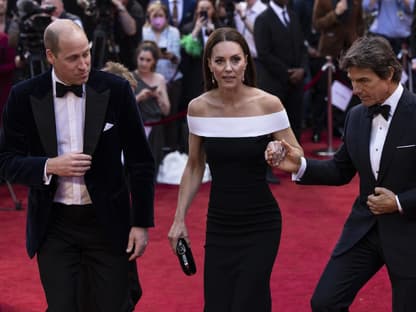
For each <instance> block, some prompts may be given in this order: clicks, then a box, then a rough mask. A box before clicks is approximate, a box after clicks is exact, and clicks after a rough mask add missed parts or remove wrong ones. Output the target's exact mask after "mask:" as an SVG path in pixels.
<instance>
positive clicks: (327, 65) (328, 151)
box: [316, 55, 335, 156]
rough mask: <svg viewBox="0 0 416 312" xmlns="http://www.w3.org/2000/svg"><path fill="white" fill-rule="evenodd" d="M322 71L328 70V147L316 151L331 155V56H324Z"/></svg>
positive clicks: (332, 64)
mask: <svg viewBox="0 0 416 312" xmlns="http://www.w3.org/2000/svg"><path fill="white" fill-rule="evenodd" d="M322 71H328V91H327V92H328V94H327V129H328V147H327V148H326V149H324V150H319V151H317V152H316V154H317V155H319V156H332V155H334V154H335V151H334V148H333V146H332V143H333V133H332V128H333V127H332V74H333V73H334V72H335V66H334V63H333V61H332V57H331V56H329V55H328V56H326V63H325V64H324V66H322Z"/></svg>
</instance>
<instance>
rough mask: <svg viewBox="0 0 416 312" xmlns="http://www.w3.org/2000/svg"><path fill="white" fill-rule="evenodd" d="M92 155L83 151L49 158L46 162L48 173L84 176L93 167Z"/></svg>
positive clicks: (62, 175)
mask: <svg viewBox="0 0 416 312" xmlns="http://www.w3.org/2000/svg"><path fill="white" fill-rule="evenodd" d="M91 159H92V157H91V156H90V155H87V154H82V153H67V154H64V155H61V156H58V157H54V158H49V159H48V161H47V164H46V174H48V175H49V174H55V175H57V176H60V177H82V176H83V175H84V174H85V172H87V170H89V169H90V168H91Z"/></svg>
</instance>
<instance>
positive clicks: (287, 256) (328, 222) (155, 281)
mask: <svg viewBox="0 0 416 312" xmlns="http://www.w3.org/2000/svg"><path fill="white" fill-rule="evenodd" d="M307 139H308V138H307ZM303 145H304V148H305V151H306V152H307V154H309V155H314V153H313V151H315V150H316V149H318V148H324V147H325V146H326V145H325V144H324V143H323V144H311V143H309V140H306V139H305V143H304V144H303ZM277 174H278V176H279V178H280V179H281V184H280V185H277V186H272V190H273V193H274V194H275V196H276V198H277V200H278V202H279V204H280V207H281V210H282V214H283V234H282V240H281V247H280V250H279V255H278V258H277V261H276V263H275V267H274V272H273V275H272V281H271V287H272V296H273V311H274V312H276V311H278V312H304V311H310V308H309V299H310V296H311V294H312V292H313V289H314V287H315V285H316V283H317V281H318V278H319V276H320V274H321V272H322V269H323V267H324V265H325V264H326V261H327V260H328V257H329V255H330V253H331V250H332V248H333V246H334V244H335V243H336V241H337V239H338V236H339V234H340V231H341V229H342V225H343V223H344V221H345V218H346V216H347V215H348V212H349V210H350V207H351V205H352V202H353V200H354V197H355V195H356V192H357V188H358V185H357V179H355V180H354V181H353V183H351V184H350V185H348V186H343V187H322V186H321V187H316V186H298V185H295V184H294V183H293V182H291V181H290V177H289V175H287V174H284V173H281V172H277ZM15 190H16V191H17V193H18V197H19V199H24V200H23V207H24V208H25V209H26V207H27V205H26V198H25V197H26V189H25V188H24V187H18V186H15ZM177 190H178V187H177V186H169V185H158V186H157V191H156V206H155V212H156V228H154V229H152V230H151V231H150V243H149V246H148V248H147V251H146V253H145V255H144V256H143V257H142V258H141V259H140V260H138V263H139V274H140V279H141V283H142V287H143V290H144V293H143V297H142V299H141V301H140V302H139V304H138V305H137V308H136V311H140V312H176V311H178V312H179V311H180V312H201V311H202V306H203V300H202V267H203V251H204V249H203V241H204V228H205V215H206V207H207V201H208V194H209V184H206V185H203V186H202V187H201V190H200V192H199V193H198V196H197V198H196V200H195V201H194V203H193V206H192V207H191V209H190V210H189V215H188V218H187V226H188V229H189V232H190V238H191V240H192V249H193V252H194V255H195V258H196V264H197V269H198V272H197V274H196V275H194V276H191V277H188V276H185V275H184V274H183V273H182V271H181V270H180V266H179V263H178V261H177V258H176V256H175V255H174V254H173V253H172V252H171V250H170V248H169V244H168V240H167V233H168V230H169V227H170V224H171V221H172V217H173V215H174V210H175V207H176V196H177ZM0 207H2V208H3V207H10V208H12V207H13V204H12V202H11V199H10V196H9V194H8V191H7V188H6V187H5V185H1V186H0ZM25 214H26V211H25V210H24V211H0V312H42V311H44V310H45V308H46V304H45V298H44V295H43V291H42V288H41V284H40V281H39V277H38V273H37V266H36V261H35V260H29V259H28V257H27V255H26V251H25V239H24V235H25ZM390 292H391V289H390V285H389V280H388V277H387V275H386V272H385V270H384V269H383V270H382V271H381V272H379V273H378V274H377V275H376V276H375V277H374V278H373V279H372V280H371V281H370V282H369V283H368V284H367V285H366V286H365V287H364V289H363V290H362V291H361V292H360V293H359V294H358V295H357V298H356V300H355V302H354V304H353V306H352V308H351V311H352V312H369V311H371V312H383V311H391V294H390ZM253 312H256V311H253Z"/></svg>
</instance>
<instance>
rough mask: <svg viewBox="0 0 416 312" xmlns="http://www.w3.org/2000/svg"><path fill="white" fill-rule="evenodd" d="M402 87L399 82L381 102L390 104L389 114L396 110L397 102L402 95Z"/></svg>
mask: <svg viewBox="0 0 416 312" xmlns="http://www.w3.org/2000/svg"><path fill="white" fill-rule="evenodd" d="M403 91H404V88H403V86H402V84H401V83H399V85H398V86H397V88H396V90H394V92H393V93H392V94H391V95H390V96H389V97H388V98H387V99H386V100H385V101H384V103H383V104H388V105H390V116H393V114H394V112H395V111H396V108H397V104H398V103H399V100H400V98H401V97H402V94H403Z"/></svg>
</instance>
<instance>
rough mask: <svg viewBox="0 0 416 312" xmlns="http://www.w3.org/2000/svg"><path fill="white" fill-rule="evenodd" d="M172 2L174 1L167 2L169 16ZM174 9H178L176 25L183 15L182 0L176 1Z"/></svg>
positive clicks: (171, 12)
mask: <svg viewBox="0 0 416 312" xmlns="http://www.w3.org/2000/svg"><path fill="white" fill-rule="evenodd" d="M173 1H175V0H169V12H170V15H171V16H172V15H173ZM176 8H177V9H178V11H177V12H178V25H179V24H180V23H181V21H182V15H183V2H182V0H176Z"/></svg>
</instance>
